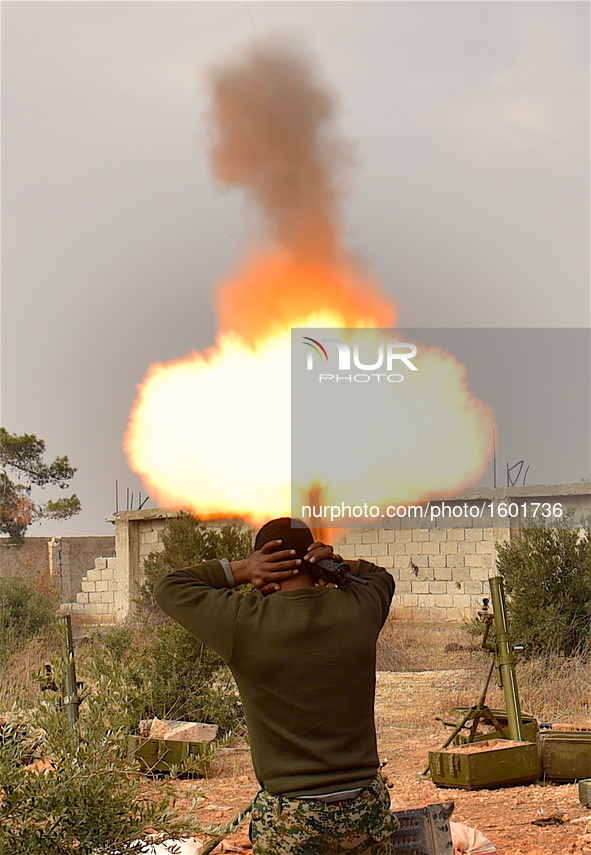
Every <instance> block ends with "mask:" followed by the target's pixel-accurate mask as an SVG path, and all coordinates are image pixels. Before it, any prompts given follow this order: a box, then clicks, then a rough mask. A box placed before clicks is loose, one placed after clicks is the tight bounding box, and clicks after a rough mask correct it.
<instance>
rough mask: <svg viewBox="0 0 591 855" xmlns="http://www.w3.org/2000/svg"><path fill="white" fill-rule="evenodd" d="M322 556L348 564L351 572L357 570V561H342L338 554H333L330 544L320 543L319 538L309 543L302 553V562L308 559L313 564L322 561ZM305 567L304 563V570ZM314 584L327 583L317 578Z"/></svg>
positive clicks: (321, 584) (322, 584)
mask: <svg viewBox="0 0 591 855" xmlns="http://www.w3.org/2000/svg"><path fill="white" fill-rule="evenodd" d="M323 558H332V559H333V560H334V561H342V562H343V563H344V564H348V565H349V570H350V572H351V573H355V571H356V570H357V563H358V562H357V561H344V559H343V558H341V556H340V555H335V553H334V552H333V548H332V546H328V545H327V544H326V543H321V542H320V541H319V540H317V541H315V542H314V543H311V544H310V546H309V547H308V551H307V552H306V554H305V555H304V562H307V561H309V562H310V564H315V563H316V562H317V561H322V559H323ZM305 569H306V565H305V563H304V572H305ZM316 584H317V585H320V586H324V585H328V584H329V583H328V582H327V581H326V580H325V579H318V581H317V582H316Z"/></svg>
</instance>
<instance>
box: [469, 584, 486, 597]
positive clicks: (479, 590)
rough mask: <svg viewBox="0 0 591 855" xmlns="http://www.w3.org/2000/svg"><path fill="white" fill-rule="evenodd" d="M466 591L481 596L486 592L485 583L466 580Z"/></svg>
mask: <svg viewBox="0 0 591 855" xmlns="http://www.w3.org/2000/svg"><path fill="white" fill-rule="evenodd" d="M464 593H465V594H476V595H478V596H479V597H481V596H482V594H483V593H484V585H483V584H482V582H474V581H469V582H466V583H465V585H464Z"/></svg>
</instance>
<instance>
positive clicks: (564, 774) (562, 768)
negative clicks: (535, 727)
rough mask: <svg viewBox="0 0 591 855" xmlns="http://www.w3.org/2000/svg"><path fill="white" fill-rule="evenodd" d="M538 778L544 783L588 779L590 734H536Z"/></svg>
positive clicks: (590, 759)
mask: <svg viewBox="0 0 591 855" xmlns="http://www.w3.org/2000/svg"><path fill="white" fill-rule="evenodd" d="M537 741H538V752H539V757H540V777H541V778H543V779H545V780H547V781H564V782H566V781H580V780H581V778H589V777H591V731H589V730H569V731H552V730H550V731H546V732H544V733H538V737H537Z"/></svg>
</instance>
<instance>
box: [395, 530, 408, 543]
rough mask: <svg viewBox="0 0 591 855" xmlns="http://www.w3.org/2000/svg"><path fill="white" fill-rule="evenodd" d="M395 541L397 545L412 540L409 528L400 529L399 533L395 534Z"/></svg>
mask: <svg viewBox="0 0 591 855" xmlns="http://www.w3.org/2000/svg"><path fill="white" fill-rule="evenodd" d="M396 540H397V541H398V542H399V543H408V541H409V540H412V531H411V529H410V528H401V529H400V531H398V532H397V533H396Z"/></svg>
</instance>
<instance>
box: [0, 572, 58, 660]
mask: <svg viewBox="0 0 591 855" xmlns="http://www.w3.org/2000/svg"><path fill="white" fill-rule="evenodd" d="M57 606H58V600H57V597H56V596H55V594H54V593H53V592H52V591H48V590H45V591H43V590H39V589H38V588H37V587H36V585H35V583H34V582H32V581H31V580H29V579H24V578H22V577H21V576H10V577H7V578H4V579H0V662H4V661H5V659H6V658H7V656H9V655H10V654H11V653H13V652H14V651H15V650H16V649H17V648H19V647H21V646H22V645H23V644H25V643H26V642H27V641H28V640H29V639H31V638H32V637H33V636H34V635H36V634H37V633H38V632H39V630H40V629H42V628H43V627H44V626H47V625H48V624H50V623H51V622H52V621H53V620H54V617H55V614H56V611H57Z"/></svg>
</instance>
